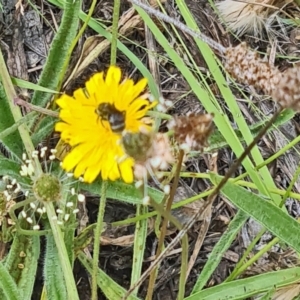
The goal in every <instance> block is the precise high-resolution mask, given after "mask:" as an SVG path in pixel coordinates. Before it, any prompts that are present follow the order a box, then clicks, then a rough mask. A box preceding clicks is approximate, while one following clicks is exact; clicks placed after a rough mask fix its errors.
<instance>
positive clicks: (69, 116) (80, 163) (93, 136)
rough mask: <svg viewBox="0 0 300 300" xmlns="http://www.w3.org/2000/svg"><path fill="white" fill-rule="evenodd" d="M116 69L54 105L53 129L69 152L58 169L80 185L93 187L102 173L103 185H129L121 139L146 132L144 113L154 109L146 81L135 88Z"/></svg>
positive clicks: (97, 76)
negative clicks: (57, 110)
mask: <svg viewBox="0 0 300 300" xmlns="http://www.w3.org/2000/svg"><path fill="white" fill-rule="evenodd" d="M121 77H122V73H121V70H120V69H119V68H118V67H115V66H111V67H110V68H109V69H108V71H107V74H106V76H105V75H104V72H101V73H96V74H95V75H93V76H92V77H91V79H90V80H89V81H87V82H86V85H85V89H78V90H76V91H75V92H74V94H73V97H70V96H68V95H63V96H62V97H60V98H59V99H58V100H57V104H58V105H59V106H60V107H61V111H60V115H59V116H60V118H61V120H62V121H61V122H58V123H57V124H56V126H55V130H56V131H58V132H61V138H62V140H64V141H66V142H67V143H68V144H69V145H70V146H71V147H72V149H71V151H70V153H68V154H67V156H66V157H65V158H64V160H63V163H62V167H63V169H65V170H66V171H67V172H69V171H71V170H74V176H75V177H79V176H81V175H83V178H84V181H85V182H89V183H90V182H92V181H94V180H95V179H96V177H97V176H98V175H99V174H100V173H101V177H102V179H103V180H108V179H109V180H112V181H114V180H117V179H119V178H122V179H123V180H124V181H125V182H127V183H131V182H132V181H133V171H132V168H133V165H134V159H133V158H132V157H126V158H125V159H121V158H122V157H124V155H125V152H124V149H123V147H122V145H121V139H122V134H124V133H126V132H130V133H138V132H140V131H141V130H146V131H150V130H151V125H149V124H148V123H147V122H144V116H145V114H146V112H147V111H148V110H149V109H151V108H152V107H154V106H155V105H156V103H155V102H153V103H151V102H150V101H149V100H148V99H147V98H148V93H145V92H144V90H145V88H146V85H147V80H146V79H145V78H144V79H141V80H140V81H139V82H137V83H136V84H134V82H133V80H131V79H128V78H126V79H125V80H123V81H121Z"/></svg>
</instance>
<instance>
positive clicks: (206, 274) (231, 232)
mask: <svg viewBox="0 0 300 300" xmlns="http://www.w3.org/2000/svg"><path fill="white" fill-rule="evenodd" d="M248 218H249V216H248V215H246V214H245V213H244V212H243V211H241V210H239V211H238V212H237V214H236V215H235V216H234V218H233V219H232V221H231V222H230V224H229V226H228V228H227V229H226V231H225V232H224V234H223V235H222V236H221V238H220V240H219V241H218V243H217V244H216V245H215V247H214V248H213V250H212V252H211V253H210V254H209V258H208V260H207V262H206V264H205V266H204V267H203V269H202V271H201V273H200V275H199V277H198V279H197V282H196V284H195V285H194V288H193V291H192V294H195V293H197V292H199V291H200V290H201V289H202V288H203V287H204V286H205V284H206V283H207V281H208V280H209V278H210V277H211V275H212V273H213V272H214V271H215V269H216V268H217V266H218V265H219V263H220V261H221V259H222V256H223V254H224V253H225V252H226V251H227V249H228V248H229V247H230V245H231V243H232V242H233V240H234V239H235V237H236V235H237V233H238V232H239V230H240V229H241V227H242V226H243V225H244V223H245V222H246V220H247V219H248Z"/></svg>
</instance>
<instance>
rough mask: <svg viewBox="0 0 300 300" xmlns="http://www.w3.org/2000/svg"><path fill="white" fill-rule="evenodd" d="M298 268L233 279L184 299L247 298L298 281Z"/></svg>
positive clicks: (225, 299) (222, 299)
mask: <svg viewBox="0 0 300 300" xmlns="http://www.w3.org/2000/svg"><path fill="white" fill-rule="evenodd" d="M299 279H300V268H291V269H287V270H283V271H278V272H270V273H266V274H263V275H258V276H252V277H250V278H246V279H241V280H235V281H232V282H229V283H223V284H220V285H217V286H215V287H212V288H208V289H206V290H203V291H201V292H199V293H196V294H193V295H191V296H189V297H187V298H185V300H199V299H201V300H229V299H230V300H234V299H247V298H248V297H251V296H253V295H256V294H260V293H262V292H265V291H268V290H270V289H272V288H273V287H274V286H276V287H277V288H279V287H283V286H285V285H289V284H291V283H293V282H296V281H299Z"/></svg>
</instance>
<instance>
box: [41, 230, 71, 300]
mask: <svg viewBox="0 0 300 300" xmlns="http://www.w3.org/2000/svg"><path fill="white" fill-rule="evenodd" d="M46 239H47V240H46V253H45V260H44V278H45V286H46V291H47V298H48V299H68V293H67V289H66V284H65V278H64V274H63V272H62V268H61V265H60V262H59V256H58V251H57V248H56V245H55V241H54V238H53V236H52V235H47V236H46ZM66 259H68V258H67V257H66Z"/></svg>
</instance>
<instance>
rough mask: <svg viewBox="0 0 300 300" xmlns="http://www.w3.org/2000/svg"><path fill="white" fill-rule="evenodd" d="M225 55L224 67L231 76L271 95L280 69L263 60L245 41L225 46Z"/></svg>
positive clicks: (276, 83) (278, 77)
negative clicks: (236, 44)
mask: <svg viewBox="0 0 300 300" xmlns="http://www.w3.org/2000/svg"><path fill="white" fill-rule="evenodd" d="M225 57H226V61H225V69H226V71H227V72H228V73H229V74H230V75H231V76H232V77H233V78H235V79H236V80H238V81H239V82H241V83H243V84H248V85H251V86H253V87H255V88H258V89H261V90H263V92H264V93H265V94H266V95H271V93H272V92H273V90H274V89H275V88H276V87H277V85H278V83H279V82H280V80H281V77H282V76H281V73H280V71H279V70H278V69H277V68H276V67H273V66H271V65H270V64H269V63H268V62H265V61H263V60H262V59H261V58H260V57H259V55H258V53H257V52H255V51H252V50H250V49H249V48H248V47H247V44H246V43H245V42H243V43H241V44H239V45H238V46H236V47H229V48H227V49H226V52H225Z"/></svg>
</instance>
